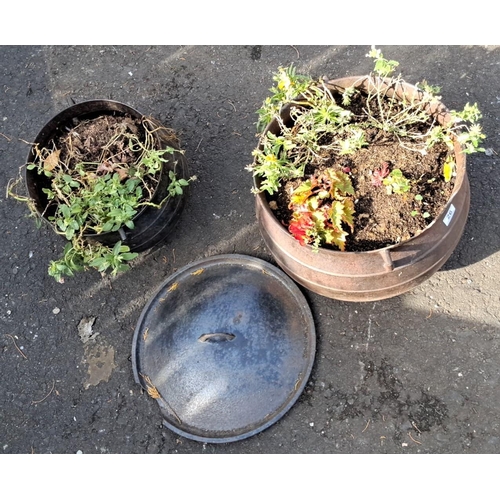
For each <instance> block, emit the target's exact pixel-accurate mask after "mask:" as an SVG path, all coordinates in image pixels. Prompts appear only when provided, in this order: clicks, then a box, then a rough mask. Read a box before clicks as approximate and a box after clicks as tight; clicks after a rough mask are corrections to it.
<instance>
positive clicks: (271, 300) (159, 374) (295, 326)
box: [132, 254, 316, 443]
mask: <svg viewBox="0 0 500 500" xmlns="http://www.w3.org/2000/svg"><path fill="white" fill-rule="evenodd" d="M315 348H316V332H315V327H314V322H313V318H312V314H311V311H310V309H309V306H308V304H307V302H306V300H305V298H304V296H303V295H302V294H301V292H300V290H299V288H298V287H297V285H296V284H295V283H294V282H293V281H292V280H291V279H290V278H289V277H288V276H287V275H285V274H284V273H283V272H282V271H281V270H280V269H277V268H276V267H274V266H272V265H270V264H268V263H267V262H265V261H262V260H260V259H257V258H254V257H249V256H245V255H235V254H232V255H219V256H215V257H209V258H207V259H204V260H199V261H197V262H194V263H192V264H189V265H188V266H185V267H183V268H182V269H179V270H178V271H177V272H175V273H174V274H173V275H171V276H170V277H169V278H168V279H167V280H166V281H165V282H164V283H163V284H162V285H161V286H160V288H159V290H158V291H157V292H156V294H155V295H154V296H153V297H152V298H151V299H150V300H149V302H148V304H147V305H146V306H145V308H144V310H143V311H142V314H141V317H140V318H139V321H138V324H137V327H136V329H135V333H134V340H133V346H132V364H133V370H134V377H135V380H136V382H137V383H139V384H140V385H141V386H142V387H143V388H144V389H145V390H146V391H147V393H148V394H149V395H150V396H151V397H153V398H155V399H156V401H157V402H158V404H159V406H160V408H161V411H162V414H163V417H164V424H165V426H166V427H168V428H169V429H171V430H172V431H174V432H176V433H177V434H180V435H181V436H184V437H187V438H190V439H193V440H196V441H202V442H206V443H217V442H218V443H221V442H230V441H237V440H240V439H244V438H247V437H249V436H252V435H254V434H256V433H258V432H260V431H262V430H264V429H265V428H267V427H269V426H270V425H272V424H273V423H275V422H276V421H277V420H279V419H280V418H281V417H282V416H283V415H284V414H285V413H286V412H287V411H288V410H289V409H290V408H291V407H292V405H293V404H294V403H295V402H296V400H297V399H298V397H299V396H300V394H301V393H302V391H303V389H304V387H305V384H306V382H307V380H308V378H309V375H310V373H311V369H312V365H313V362H314V356H315Z"/></svg>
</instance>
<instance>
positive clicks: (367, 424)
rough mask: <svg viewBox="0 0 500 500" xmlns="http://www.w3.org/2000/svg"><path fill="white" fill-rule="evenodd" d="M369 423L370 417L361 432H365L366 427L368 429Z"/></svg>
mask: <svg viewBox="0 0 500 500" xmlns="http://www.w3.org/2000/svg"><path fill="white" fill-rule="evenodd" d="M369 425H370V419H368V422H366V425H365V428H364V429H363V430H362V431H361V434H363V432H365V431H366V429H368V426H369Z"/></svg>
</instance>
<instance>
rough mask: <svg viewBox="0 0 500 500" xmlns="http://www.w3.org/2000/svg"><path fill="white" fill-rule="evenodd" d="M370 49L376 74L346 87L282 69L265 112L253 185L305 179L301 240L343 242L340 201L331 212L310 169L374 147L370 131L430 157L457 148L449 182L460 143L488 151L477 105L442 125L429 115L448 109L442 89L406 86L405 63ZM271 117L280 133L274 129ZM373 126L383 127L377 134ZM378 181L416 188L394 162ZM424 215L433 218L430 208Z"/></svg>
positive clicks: (393, 188)
mask: <svg viewBox="0 0 500 500" xmlns="http://www.w3.org/2000/svg"><path fill="white" fill-rule="evenodd" d="M366 55H367V57H370V58H372V59H373V63H374V64H373V70H372V72H371V73H370V74H369V75H368V76H366V77H361V78H360V79H359V81H357V82H356V83H355V84H353V85H352V86H351V87H349V88H346V89H344V90H343V91H340V90H337V89H336V88H335V87H333V86H332V85H329V84H328V82H327V81H323V80H322V79H313V78H312V77H310V76H306V75H298V74H297V72H296V70H295V68H294V67H293V66H290V67H289V68H282V67H280V68H279V69H278V71H277V73H276V74H275V75H274V76H273V81H274V82H275V85H274V86H273V87H272V88H271V89H270V92H271V96H270V97H267V98H266V99H265V100H264V102H263V104H262V107H261V108H260V109H259V110H258V111H257V114H258V122H257V130H258V132H259V133H260V135H259V137H260V142H259V147H258V148H257V149H255V150H254V151H253V152H252V156H253V162H252V164H250V165H247V167H246V169H247V170H248V171H250V172H252V174H253V175H254V177H256V180H257V183H256V187H255V188H253V189H252V191H253V192H254V193H259V192H266V193H268V194H269V195H271V196H272V195H274V194H276V193H277V192H278V191H279V189H280V188H281V187H282V186H283V184H284V183H285V182H287V181H293V180H302V182H303V184H301V187H300V188H299V189H298V192H296V193H295V196H296V197H297V196H299V195H300V193H302V192H304V193H309V194H310V196H308V197H307V202H304V203H302V204H300V203H299V204H298V205H297V206H296V207H295V208H294V210H295V211H294V215H293V222H292V224H291V227H293V228H294V231H295V233H296V236H297V237H298V239H299V240H300V241H307V242H310V244H311V245H313V247H315V248H317V247H318V245H320V244H324V243H332V242H333V244H336V245H337V246H338V247H339V248H341V247H342V238H340V239H339V240H338V241H335V238H333V236H332V235H333V234H334V232H335V231H334V230H333V229H332V227H333V226H332V227H330V226H329V224H333V222H332V218H331V216H332V213H331V210H333V207H334V205H335V204H334V203H333V201H331V202H330V205H329V208H328V210H327V209H326V208H325V206H324V204H323V203H322V201H321V200H322V198H321V196H320V195H319V193H316V192H315V191H314V190H315V189H318V186H317V185H315V184H314V182H318V179H316V181H313V180H311V179H307V180H304V175H305V172H306V171H307V172H314V171H316V169H317V168H318V167H319V166H323V164H322V160H323V159H324V158H330V159H333V160H335V159H336V157H338V156H341V155H343V156H347V157H348V156H349V155H351V154H353V153H355V152H356V151H358V150H360V149H362V148H366V147H369V146H370V141H369V139H368V138H367V137H375V138H378V137H382V138H383V139H385V140H389V139H390V138H392V139H395V140H397V141H399V144H400V145H401V147H403V148H406V149H409V150H412V151H416V152H418V153H420V154H422V155H425V154H427V153H428V152H429V150H430V149H431V148H433V147H434V146H435V145H436V144H444V145H446V146H447V148H448V149H449V154H448V157H447V158H446V161H445V163H444V164H443V170H442V177H443V179H445V181H447V182H449V181H450V180H451V179H452V177H453V176H454V175H455V168H456V165H455V160H456V159H455V144H456V143H457V142H458V143H459V144H460V146H461V147H462V151H463V152H464V153H465V154H470V153H474V152H478V151H484V149H482V148H481V147H480V145H481V142H482V141H483V140H484V139H485V138H486V136H485V134H484V133H483V131H482V128H481V126H480V124H479V121H480V119H481V118H482V116H481V113H480V111H479V109H478V107H477V104H472V105H471V104H469V103H467V104H466V105H465V106H464V108H463V110H461V111H455V110H450V116H451V119H448V120H447V121H446V122H444V123H441V121H440V120H439V117H438V116H437V115H430V113H429V110H430V109H438V110H439V109H441V108H444V107H443V105H442V103H441V96H440V95H438V94H439V92H440V91H441V89H440V88H439V87H437V86H433V85H430V84H429V83H428V82H426V81H425V80H424V81H422V82H420V83H417V84H416V85H415V86H410V87H409V88H405V87H406V82H405V81H404V80H403V78H402V77H401V75H396V74H395V70H396V68H397V67H398V66H399V63H398V62H397V61H394V60H389V59H386V58H385V57H384V55H383V54H382V52H381V51H380V49H376V48H375V47H373V46H372V47H371V49H370V51H369V52H368V54H366ZM360 97H361V98H362V99H360ZM356 99H357V100H358V101H355V100H356ZM357 102H362V103H363V109H361V110H360V109H358V107H357V105H355V104H357ZM355 113H356V114H355ZM288 115H289V116H290V118H289V119H288ZM271 123H272V126H273V128H272V131H273V132H272V133H271V132H270V131H269V130H267V131H266V128H267V127H268V126H269V125H270V124H271ZM373 129H379V130H380V131H382V132H381V133H376V134H373ZM367 131H369V132H370V133H369V134H368V133H367ZM375 140H377V139H375ZM431 181H432V180H431ZM431 181H429V182H431ZM322 182H323V181H322ZM372 182H373V183H374V184H375V185H380V186H381V185H384V186H385V187H386V190H387V193H388V194H393V193H394V194H404V193H408V192H409V190H410V181H409V180H408V179H407V178H406V177H405V176H404V175H403V173H402V172H401V170H399V169H393V170H392V171H391V172H390V173H389V169H388V168H384V167H382V168H380V169H379V170H377V171H376V172H375V173H374V175H373V179H372ZM311 183H312V184H311ZM311 190H312V191H311ZM311 193H314V194H311ZM337 201H339V200H337ZM306 206H307V210H306ZM335 206H337V205H335ZM340 213H343V212H342V210H340ZM418 213H420V214H421V215H422V217H424V218H425V217H429V214H428V213H427V212H425V211H424V212H422V211H418ZM344 222H345V221H344ZM336 230H338V228H337V229H336ZM335 234H336V233H335Z"/></svg>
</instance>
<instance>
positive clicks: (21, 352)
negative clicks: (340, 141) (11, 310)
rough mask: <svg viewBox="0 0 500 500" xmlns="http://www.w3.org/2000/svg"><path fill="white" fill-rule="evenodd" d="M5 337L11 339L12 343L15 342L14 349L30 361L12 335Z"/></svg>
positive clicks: (8, 334)
mask: <svg viewBox="0 0 500 500" xmlns="http://www.w3.org/2000/svg"><path fill="white" fill-rule="evenodd" d="M5 335H7V337H10V338H11V339H12V342H14V347H15V348H16V349H17V350H18V351H19V354H21V356H22V357H23V358H24V359H28V358H27V357H26V354H24V352H23V351H21V349H19V347H17V344H16V339H15V338H14V337H13V336H12V335H11V334H10V333H6V334H5Z"/></svg>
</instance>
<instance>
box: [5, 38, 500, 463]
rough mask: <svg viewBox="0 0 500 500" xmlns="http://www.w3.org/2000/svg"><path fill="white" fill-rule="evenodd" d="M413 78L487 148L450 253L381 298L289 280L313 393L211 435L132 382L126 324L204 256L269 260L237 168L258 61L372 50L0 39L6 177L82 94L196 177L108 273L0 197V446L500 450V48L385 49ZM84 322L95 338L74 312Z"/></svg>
mask: <svg viewBox="0 0 500 500" xmlns="http://www.w3.org/2000/svg"><path fill="white" fill-rule="evenodd" d="M379 48H381V49H382V51H383V53H384V55H386V57H388V58H390V59H396V60H397V61H399V63H400V66H399V68H400V70H401V72H402V74H403V75H404V77H405V79H406V80H407V81H409V82H412V83H414V82H417V81H421V80H423V79H426V80H427V81H428V82H429V83H432V84H436V85H440V86H441V89H442V91H441V95H442V97H443V102H444V103H445V104H446V105H447V106H448V107H449V108H455V109H461V108H462V107H463V106H464V104H465V103H466V102H471V103H473V102H477V103H478V105H479V108H480V109H481V111H482V112H483V120H482V124H483V127H484V131H485V133H486V135H487V140H486V142H485V145H484V146H485V148H487V151H486V153H480V154H476V155H472V156H470V157H469V158H468V159H467V162H468V163H467V169H468V175H469V181H470V184H471V209H470V215H469V219H468V221H467V225H466V228H465V231H464V234H463V236H462V239H461V240H460V243H459V245H458V247H457V248H456V250H455V251H454V253H453V254H452V256H451V258H450V259H449V261H448V262H447V263H446V264H445V265H444V267H443V268H442V269H441V270H440V271H439V272H437V273H436V274H435V275H433V276H432V277H431V278H430V279H429V280H427V281H426V282H424V283H423V284H422V285H420V286H418V287H417V288H415V289H414V290H412V291H410V292H408V293H406V294H404V295H402V296H399V297H396V298H392V299H387V300H383V301H377V302H370V303H346V302H339V301H335V300H332V299H328V298H325V297H322V296H319V295H317V294H315V293H313V292H309V291H308V290H305V289H301V290H302V293H303V295H304V297H305V298H306V300H307V302H308V304H309V306H310V308H311V311H312V314H313V317H314V321H315V327H316V334H317V346H316V347H317V350H316V357H315V363H314V366H313V370H312V374H311V377H310V379H309V382H308V384H307V387H306V389H305V391H304V392H303V394H302V395H301V397H300V398H299V399H298V401H297V402H296V403H295V404H294V406H293V407H292V408H291V409H290V410H289V411H288V412H287V413H286V415H284V416H283V418H281V419H280V420H279V421H278V422H277V423H275V424H274V425H272V426H271V427H269V428H268V429H266V430H264V431H263V432H261V433H259V434H257V435H255V436H252V437H249V438H248V439H245V440H242V441H237V442H233V443H222V444H207V443H201V442H197V441H194V440H190V439H186V438H184V437H181V436H179V435H177V434H176V433H174V432H172V431H171V430H169V429H167V428H165V427H164V426H163V425H162V416H161V412H160V409H159V407H158V405H157V404H156V402H155V401H154V400H153V399H151V398H149V397H148V396H147V394H145V393H144V391H142V390H141V388H140V387H139V386H138V384H137V383H136V382H135V380H134V377H133V373H132V364H131V346H132V338H133V334H134V329H135V326H136V324H137V321H138V319H139V316H140V314H141V310H142V309H143V307H144V306H145V304H146V303H147V301H148V300H149V298H150V297H151V295H152V293H153V292H154V291H155V290H156V289H157V287H158V286H159V285H160V284H161V283H162V282H163V281H164V280H166V279H167V278H168V277H169V276H170V275H172V273H174V272H175V271H176V270H178V269H180V268H182V267H183V266H185V265H188V264H189V263H191V262H193V261H196V260H198V259H203V258H206V257H209V256H214V255H222V254H228V253H229V254H230V253H236V254H243V255H249V256H253V257H257V258H260V259H263V260H265V261H267V262H270V263H273V259H272V257H271V255H270V254H269V252H268V251H267V249H266V247H265V245H264V243H263V240H262V238H261V236H260V233H259V230H258V227H257V222H256V218H255V209H254V199H253V195H252V194H251V192H250V189H251V185H252V179H251V175H250V174H249V172H247V171H245V169H244V168H245V166H246V165H247V164H249V163H250V162H251V159H252V158H251V152H252V150H253V149H254V148H255V146H256V140H257V139H256V129H255V122H256V110H257V109H258V108H259V107H260V105H261V103H262V101H263V99H264V98H265V97H267V96H268V94H269V92H268V89H269V88H270V87H271V85H272V73H273V72H274V71H275V70H276V69H277V68H278V66H288V65H290V64H291V63H293V64H295V65H296V67H297V70H298V71H299V72H303V73H304V72H305V73H310V74H312V75H313V76H322V75H325V76H328V77H329V78H335V77H342V76H346V75H362V74H366V73H367V72H368V71H369V70H370V69H371V60H369V59H368V58H367V57H365V54H366V53H367V52H368V50H369V46H365V45H364V46H357V45H351V46H319V45H313V46H292V45H279V46H265V45H264V46H246V45H234V46H231V45H224V46H203V45H194V46H146V45H141V46H63V45H60V46H57V45H56V46H1V47H0V59H1V61H2V65H1V68H0V110H1V115H0V158H1V164H0V185H1V187H2V189H3V192H5V190H6V186H7V183H8V181H9V179H11V178H13V177H15V176H16V175H17V173H18V169H19V168H20V167H21V166H22V165H23V163H24V162H25V159H26V156H27V154H28V150H29V143H30V142H31V141H33V140H34V138H35V136H36V134H37V133H38V132H39V130H40V129H41V127H42V126H43V125H44V124H45V123H46V122H48V121H49V120H50V119H51V118H52V117H53V116H54V115H55V114H57V113H58V112H59V111H61V110H63V109H64V108H65V107H67V106H69V105H71V104H72V103H73V102H81V101H84V100H87V99H95V98H105V99H113V100H117V101H121V102H123V103H126V104H129V105H131V106H132V107H134V108H136V109H138V110H139V111H141V112H143V113H144V114H151V115H153V116H155V117H156V118H158V119H159V120H161V121H162V122H163V123H165V124H167V125H168V126H170V127H172V128H174V129H175V130H176V131H177V132H178V133H179V136H180V139H181V143H182V147H183V149H184V150H185V154H186V157H187V160H188V163H189V168H190V173H191V174H194V175H196V176H197V178H198V180H197V181H196V182H195V183H194V184H193V185H192V187H191V192H190V197H189V199H188V202H187V204H186V207H185V209H184V211H183V212H182V214H181V218H180V222H179V224H178V226H177V227H176V229H175V232H174V234H173V235H172V237H171V238H169V240H168V241H166V242H165V243H164V244H162V245H161V246H159V247H158V248H155V249H153V250H150V251H148V252H146V253H144V254H141V256H140V258H139V259H138V260H137V261H136V262H134V264H133V266H132V269H130V270H129V271H128V272H126V273H123V274H120V275H118V276H117V277H116V278H113V279H111V278H104V279H103V278H101V276H100V275H99V273H97V272H94V271H89V272H85V273H81V274H79V275H77V276H75V277H74V278H71V279H67V280H66V282H65V283H64V284H59V283H56V282H55V281H54V280H53V279H52V278H50V277H49V276H48V275H47V266H48V263H49V261H50V260H51V259H54V258H56V257H57V256H59V255H60V252H61V251H62V248H63V241H62V240H61V238H60V237H59V236H58V235H56V234H55V233H54V232H53V231H52V230H51V229H50V228H48V227H42V228H41V229H37V228H36V227H35V224H34V222H33V220H32V219H31V218H28V217H27V215H28V210H27V207H26V206H25V204H23V203H20V202H17V201H15V200H13V199H10V198H9V199H7V198H6V197H4V196H3V197H2V198H1V199H0V230H1V233H2V237H1V240H2V241H1V244H0V257H1V259H2V266H1V267H0V273H1V276H0V287H1V303H0V374H1V379H2V384H1V385H0V453H2V454H5V455H19V454H42V455H44V454H77V453H82V454H148V455H149V454H308V455H309V454H314V455H320V454H329V455H334V454H344V455H356V454H369V455H371V454H384V455H418V454H427V455H435V454H455V455H458V454H468V455H471V454H497V453H498V451H499V450H500V421H499V418H498V415H499V410H500V397H499V396H500V393H499V380H500V371H499V362H500V343H499V338H500V298H499V293H498V279H499V274H498V269H499V265H500V252H499V249H500V231H499V228H500V199H499V196H498V193H499V188H500V180H499V179H500V177H499V176H498V168H499V165H498V163H499V160H498V153H499V152H500V136H499V117H500V90H499V88H498V78H499V76H500V49H499V48H498V46H462V45H452V46H446V45H439V46H425V45H408V46H404V45H403V46H380V47H379ZM86 317H95V323H94V325H93V328H94V332H96V333H98V335H97V336H95V338H94V339H93V340H92V341H90V342H86V343H84V342H82V339H81V337H80V336H79V332H78V325H79V323H80V321H81V320H82V318H86Z"/></svg>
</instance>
